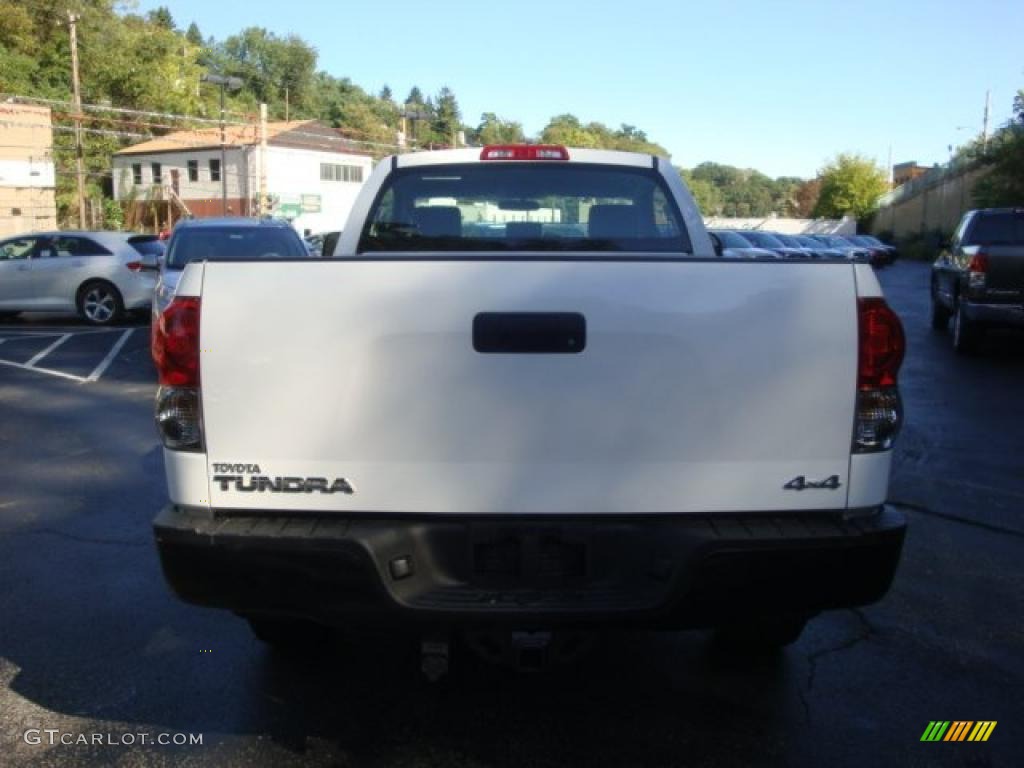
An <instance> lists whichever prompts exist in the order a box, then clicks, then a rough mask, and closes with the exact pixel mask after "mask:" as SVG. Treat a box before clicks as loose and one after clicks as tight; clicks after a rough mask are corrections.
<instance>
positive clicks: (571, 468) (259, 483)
mask: <svg viewBox="0 0 1024 768" xmlns="http://www.w3.org/2000/svg"><path fill="white" fill-rule="evenodd" d="M903 352H904V336H903V331H902V327H901V325H900V321H899V319H898V318H897V316H896V315H895V314H894V313H893V311H892V310H891V309H890V308H889V307H888V306H887V305H886V303H885V300H884V298H883V297H882V292H881V290H880V288H879V284H878V282H877V280H876V279H875V276H874V274H873V272H872V270H871V267H870V266H868V265H866V264H851V263H848V262H835V261H825V260H823V261H816V260H807V259H801V260H793V261H787V260H780V259H775V258H772V259H765V260H756V259H755V260H750V259H744V260H733V259H729V258H724V257H721V256H719V255H718V254H716V252H715V250H714V248H713V246H712V244H711V241H710V240H709V238H708V235H707V233H706V232H705V229H704V227H703V224H702V222H701V217H700V215H699V212H698V210H697V208H696V206H695V204H694V201H693V198H692V197H691V195H690V193H689V192H688V191H687V189H686V188H685V186H684V185H683V182H682V181H681V179H680V177H679V174H678V173H677V172H676V170H675V169H674V168H673V167H672V166H671V165H670V164H669V162H668V161H667V160H665V159H664V158H660V157H652V156H650V155H640V154H631V153H620V152H607V151H597V150H588V149H571V148H570V149H567V148H565V147H559V146H544V145H510V146H490V147H485V148H483V149H480V148H476V149H457V150H446V151H438V152H422V153H413V154H405V155H400V156H397V157H390V158H387V159H385V160H383V161H382V162H380V163H379V164H378V165H377V167H376V169H375V170H374V171H373V173H372V174H371V176H370V177H369V179H368V181H367V182H366V184H365V186H364V188H363V190H362V192H361V194H360V196H359V198H358V200H357V202H356V203H355V205H354V207H353V209H352V212H351V215H350V217H349V219H348V222H347V224H346V226H345V228H344V231H343V234H342V236H341V238H340V240H339V242H338V245H337V247H336V250H335V252H334V255H333V257H332V258H325V259H315V260H309V259H302V260H285V259H280V260H278V259H273V260H247V261H246V260H238V259H237V258H236V259H235V260H218V259H212V260H209V261H204V262H193V263H191V264H189V265H188V266H187V268H186V269H185V271H184V274H183V275H182V277H181V281H180V284H179V285H178V288H177V293H176V296H175V297H174V299H173V301H172V302H171V303H170V305H169V306H168V307H167V308H166V310H165V311H164V312H163V313H162V315H161V316H160V318H159V321H158V326H157V328H156V330H155V332H154V349H153V353H154V357H155V360H156V363H157V369H158V372H159V384H160V389H159V393H158V395H157V402H156V421H157V425H158V428H159V432H160V434H161V436H162V440H163V445H164V463H165V466H166V474H167V489H168V493H169V496H170V503H169V504H168V505H167V506H166V507H165V508H164V509H163V510H162V511H161V512H160V513H159V515H158V517H157V518H156V520H155V522H154V527H155V537H156V543H157V546H158V549H159V554H160V559H161V563H162V566H163V571H164V574H165V576H166V579H167V581H168V582H169V584H170V585H171V587H172V588H173V589H174V591H175V592H176V593H177V594H178V595H179V596H180V597H182V598H183V599H185V600H187V601H190V602H193V603H197V604H200V605H207V606H216V607H220V608H224V609H229V610H231V611H234V612H236V613H237V614H239V615H240V616H243V617H245V618H247V619H248V620H249V621H250V622H251V623H252V626H253V628H254V630H255V631H256V634H257V635H259V636H260V637H261V638H263V639H265V640H268V641H271V642H280V643H285V642H288V641H291V640H294V639H296V638H300V637H306V636H308V635H309V634H310V633H311V632H312V631H313V630H314V629H317V628H321V627H332V626H334V627H337V626H343V627H367V626H382V627H395V626H396V625H400V626H402V627H406V628H410V627H411V628H416V631H418V629H419V628H422V630H423V632H424V635H426V634H427V633H434V632H440V631H449V630H454V629H456V628H460V629H470V630H471V629H472V628H474V627H481V628H499V629H501V630H502V631H504V630H506V629H507V630H508V631H509V632H513V631H516V630H522V631H531V632H536V631H542V630H543V631H545V632H548V631H557V630H559V629H564V628H570V627H571V628H576V629H578V628H580V627H594V626H600V625H616V626H627V625H629V626H646V627H661V628H688V627H712V628H719V629H722V630H723V631H724V632H726V634H727V635H730V636H732V637H738V638H746V639H748V640H750V641H751V642H754V643H768V644H775V645H784V644H786V643H788V642H791V641H792V640H794V639H795V638H796V637H797V636H798V635H799V633H800V631H801V629H802V628H803V626H804V625H805V623H806V622H807V620H808V619H809V618H810V617H812V616H813V615H814V614H816V613H818V612H820V611H822V610H825V609H832V608H842V607H850V606H856V605H863V604H867V603H870V602H873V601H876V600H878V599H879V598H880V597H882V595H884V594H885V592H886V591H887V589H888V588H889V585H890V584H891V582H892V579H893V574H894V571H895V569H896V566H897V562H898V560H899V556H900V552H901V549H902V545H903V537H904V531H905V526H906V523H905V520H904V518H903V517H902V516H901V515H900V513H899V512H898V511H897V510H895V509H892V508H891V507H889V506H887V505H886V503H885V502H886V493H887V486H888V480H889V467H890V463H891V454H892V445H893V440H894V439H895V437H896V434H897V432H898V431H899V428H900V423H901V418H902V405H901V402H900V395H899V391H898V389H897V373H898V370H899V367H900V363H901V361H902V358H903Z"/></svg>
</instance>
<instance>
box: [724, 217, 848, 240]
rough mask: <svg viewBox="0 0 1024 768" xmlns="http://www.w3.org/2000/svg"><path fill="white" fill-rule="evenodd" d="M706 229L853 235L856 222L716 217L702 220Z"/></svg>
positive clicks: (790, 233) (844, 219)
mask: <svg viewBox="0 0 1024 768" xmlns="http://www.w3.org/2000/svg"><path fill="white" fill-rule="evenodd" d="M704 226H706V227H707V228H708V229H761V230H764V231H765V232H780V233H781V234H783V235H854V234H856V233H857V220H856V219H853V218H851V217H849V216H846V217H843V218H842V219H785V218H767V219H766V218H753V219H729V218H724V217H718V216H707V217H705V218H704Z"/></svg>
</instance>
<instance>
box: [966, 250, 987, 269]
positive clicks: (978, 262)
mask: <svg viewBox="0 0 1024 768" xmlns="http://www.w3.org/2000/svg"><path fill="white" fill-rule="evenodd" d="M967 271H968V272H977V273H979V274H982V275H984V274H985V273H986V272H988V254H987V253H985V252H984V251H978V252H977V253H976V254H974V255H973V256H972V257H971V261H970V263H969V264H968V265H967Z"/></svg>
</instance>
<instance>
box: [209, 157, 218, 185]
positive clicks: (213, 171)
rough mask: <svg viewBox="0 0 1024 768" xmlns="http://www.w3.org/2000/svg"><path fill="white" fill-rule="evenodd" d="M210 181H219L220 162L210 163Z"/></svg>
mask: <svg viewBox="0 0 1024 768" xmlns="http://www.w3.org/2000/svg"><path fill="white" fill-rule="evenodd" d="M210 181H220V160H211V161H210Z"/></svg>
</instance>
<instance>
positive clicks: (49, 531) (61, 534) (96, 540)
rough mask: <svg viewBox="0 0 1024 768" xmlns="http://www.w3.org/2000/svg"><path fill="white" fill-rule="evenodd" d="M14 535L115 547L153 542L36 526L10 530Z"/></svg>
mask: <svg viewBox="0 0 1024 768" xmlns="http://www.w3.org/2000/svg"><path fill="white" fill-rule="evenodd" d="M10 535H12V536H39V535H42V536H56V537H57V538H60V539H67V540H69V541H77V542H79V543H81V544H105V545H109V546H114V547H145V546H149V544H150V543H151V542H150V541H149V540H148V539H147V540H146V541H131V540H127V539H104V538H101V537H99V536H77V535H75V534H73V533H67V532H66V531H58V530H55V529H53V528H36V529H35V530H31V531H10Z"/></svg>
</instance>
